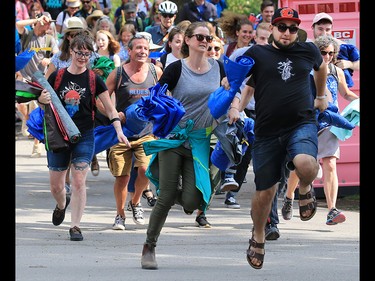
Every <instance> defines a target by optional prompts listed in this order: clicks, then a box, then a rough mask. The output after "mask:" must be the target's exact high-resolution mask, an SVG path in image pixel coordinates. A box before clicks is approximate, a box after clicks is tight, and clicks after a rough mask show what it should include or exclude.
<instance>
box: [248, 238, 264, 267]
mask: <svg viewBox="0 0 375 281" xmlns="http://www.w3.org/2000/svg"><path fill="white" fill-rule="evenodd" d="M249 244H250V245H249V248H248V249H247V252H246V258H247V262H248V263H249V264H250V265H251V267H252V268H255V269H261V268H262V267H263V261H264V254H265V253H266V251H265V250H264V253H263V254H261V253H257V252H255V251H253V250H251V247H253V248H257V249H264V243H258V242H257V241H255V240H254V238H253V237H251V239H249ZM253 258H255V259H257V260H258V261H260V262H261V263H260V265H255V264H253V263H252V262H251V259H253Z"/></svg>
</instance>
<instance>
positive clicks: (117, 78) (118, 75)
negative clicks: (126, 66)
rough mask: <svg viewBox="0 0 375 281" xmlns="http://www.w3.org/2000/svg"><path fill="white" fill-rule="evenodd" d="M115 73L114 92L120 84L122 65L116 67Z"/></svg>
mask: <svg viewBox="0 0 375 281" xmlns="http://www.w3.org/2000/svg"><path fill="white" fill-rule="evenodd" d="M116 69H117V71H116V84H115V85H116V87H115V91H116V90H118V88H119V87H120V83H121V80H120V78H121V74H122V65H120V66H118V67H116Z"/></svg>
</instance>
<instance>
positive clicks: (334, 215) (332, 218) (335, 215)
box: [326, 208, 346, 225]
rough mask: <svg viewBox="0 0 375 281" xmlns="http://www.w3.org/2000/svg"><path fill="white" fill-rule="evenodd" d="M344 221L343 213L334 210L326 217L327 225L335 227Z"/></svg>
mask: <svg viewBox="0 0 375 281" xmlns="http://www.w3.org/2000/svg"><path fill="white" fill-rule="evenodd" d="M345 220H346V217H345V215H344V213H343V212H341V211H339V210H337V209H336V208H332V209H331V210H330V211H329V213H328V215H327V221H326V224H327V225H335V224H338V223H342V222H344V221H345Z"/></svg>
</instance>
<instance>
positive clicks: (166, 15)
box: [161, 13, 174, 18]
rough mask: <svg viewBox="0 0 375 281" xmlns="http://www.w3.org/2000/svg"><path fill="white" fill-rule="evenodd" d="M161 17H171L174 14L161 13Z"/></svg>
mask: <svg viewBox="0 0 375 281" xmlns="http://www.w3.org/2000/svg"><path fill="white" fill-rule="evenodd" d="M161 15H162V17H164V18H173V17H174V14H166V13H161Z"/></svg>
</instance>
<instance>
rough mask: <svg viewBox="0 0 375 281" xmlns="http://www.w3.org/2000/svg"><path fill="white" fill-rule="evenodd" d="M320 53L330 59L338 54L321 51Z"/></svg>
mask: <svg viewBox="0 0 375 281" xmlns="http://www.w3.org/2000/svg"><path fill="white" fill-rule="evenodd" d="M320 53H321V54H322V56H325V55H327V54H328V55H329V56H330V57H332V56H333V55H334V54H336V52H326V51H320Z"/></svg>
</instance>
